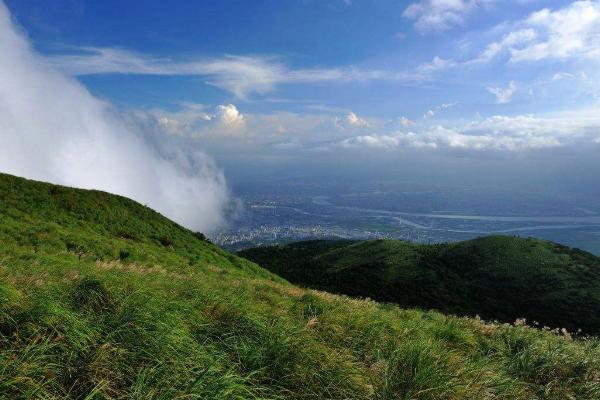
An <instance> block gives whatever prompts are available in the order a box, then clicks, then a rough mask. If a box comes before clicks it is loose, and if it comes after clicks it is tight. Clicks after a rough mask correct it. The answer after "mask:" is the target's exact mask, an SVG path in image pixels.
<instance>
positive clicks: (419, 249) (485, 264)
mask: <svg viewBox="0 0 600 400" xmlns="http://www.w3.org/2000/svg"><path fill="white" fill-rule="evenodd" d="M238 254H239V255H241V256H243V257H245V258H248V259H249V260H252V261H254V262H257V263H259V264H260V265H262V266H264V267H266V268H267V269H269V270H271V271H273V272H274V273H276V274H278V275H281V276H283V277H284V278H286V279H289V280H290V281H292V282H294V283H298V284H302V285H306V286H309V287H313V288H317V289H321V290H329V291H333V292H336V293H344V294H348V295H352V296H361V297H370V298H372V299H375V300H378V301H387V302H394V303H398V304H399V305H401V306H403V307H418V308H422V309H426V310H427V309H436V310H439V311H442V312H445V313H451V314H458V315H468V316H476V315H479V316H481V317H482V318H486V319H496V320H500V321H504V322H512V321H515V320H516V319H518V318H525V319H526V320H528V321H530V323H533V322H534V321H535V322H537V323H539V324H540V326H549V327H551V328H566V329H568V330H569V331H571V332H578V331H582V332H583V333H586V334H594V335H597V334H600V315H599V314H598V310H600V257H596V256H594V255H593V254H590V253H588V252H585V251H582V250H578V249H572V248H568V247H566V246H562V245H559V244H557V243H552V242H548V241H544V240H538V239H533V238H527V239H522V238H518V237H512V236H487V237H481V238H478V239H474V240H468V241H464V242H457V243H445V244H436V245H423V244H417V243H409V242H403V241H399V240H375V241H309V242H298V243H293V244H289V245H286V246H275V247H259V248H254V249H248V250H244V251H241V252H239V253H238Z"/></svg>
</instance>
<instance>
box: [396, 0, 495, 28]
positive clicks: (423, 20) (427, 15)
mask: <svg viewBox="0 0 600 400" xmlns="http://www.w3.org/2000/svg"><path fill="white" fill-rule="evenodd" d="M489 2H490V1H489V0H419V1H417V2H414V3H411V4H410V5H409V6H408V7H407V8H406V9H405V10H404V13H403V16H404V17H405V18H409V19H412V20H415V29H417V31H419V32H421V33H425V32H431V31H444V30H447V29H449V28H450V27H452V26H456V25H462V24H463V23H464V20H465V17H466V16H467V15H468V14H470V13H471V12H473V11H474V10H475V9H476V8H478V7H480V6H482V5H485V4H487V3H489Z"/></svg>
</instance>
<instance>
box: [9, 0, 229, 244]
mask: <svg viewBox="0 0 600 400" xmlns="http://www.w3.org/2000/svg"><path fill="white" fill-rule="evenodd" d="M0 54H2V57H0V76H2V79H0V171H2V172H6V173H10V174H15V175H19V176H24V177H28V178H32V179H39V180H45V181H50V182H54V183H60V184H65V185H70V186H76V187H81V188H94V189H100V190H105V191H108V192H112V193H117V194H120V195H124V196H127V197H131V198H133V199H135V200H137V201H139V202H142V203H145V204H147V205H149V206H151V207H153V208H155V209H156V210H158V211H160V212H161V213H163V214H165V215H166V216H168V217H170V218H172V219H174V220H175V221H177V222H179V223H181V224H183V225H185V226H187V227H189V228H192V229H196V230H201V231H205V232H211V231H213V230H214V229H216V228H217V227H218V226H219V225H221V224H222V223H223V222H224V218H223V212H224V208H225V207H227V205H228V199H229V196H228V191H227V188H226V184H225V179H224V176H223V174H222V173H221V172H220V171H219V170H218V169H217V167H216V166H215V164H214V162H213V161H212V159H211V158H210V157H209V156H207V155H206V154H205V153H203V152H202V151H201V150H199V149H197V148H195V147H194V146H193V145H187V146H182V143H180V142H179V138H173V137H169V136H168V135H164V134H162V133H161V132H160V131H158V129H155V128H156V126H147V127H145V128H147V129H143V127H142V126H140V124H139V122H138V121H136V119H135V118H129V117H127V116H124V115H121V114H119V113H118V112H116V111H115V110H114V109H113V108H112V107H111V105H110V104H107V103H105V102H102V101H100V100H98V99H97V98H95V97H94V96H92V95H91V94H90V93H89V92H88V91H87V90H86V89H85V88H84V87H83V86H82V85H81V84H80V83H79V82H77V81H76V80H75V79H73V78H70V77H69V76H67V75H65V74H64V73H62V72H59V71H57V70H54V69H52V68H48V65H47V62H46V60H44V59H43V58H42V57H40V56H39V55H37V54H36V53H35V52H34V51H33V50H32V49H31V47H30V44H29V43H28V41H27V39H26V37H25V35H24V34H23V33H22V32H20V31H19V29H18V28H17V27H16V26H15V24H14V23H13V21H12V20H11V15H10V13H9V11H8V9H7V8H6V6H5V5H4V4H3V3H2V2H0Z"/></svg>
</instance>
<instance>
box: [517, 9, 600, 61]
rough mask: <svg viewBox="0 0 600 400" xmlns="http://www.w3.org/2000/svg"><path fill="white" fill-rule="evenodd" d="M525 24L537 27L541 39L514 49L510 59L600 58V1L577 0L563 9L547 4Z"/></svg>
mask: <svg viewBox="0 0 600 400" xmlns="http://www.w3.org/2000/svg"><path fill="white" fill-rule="evenodd" d="M525 24H526V25H528V26H530V27H532V28H533V29H536V30H537V32H538V36H539V39H538V40H536V41H535V42H533V43H530V44H528V45H526V46H523V47H520V48H514V49H512V56H511V61H513V62H520V61H536V60H542V59H548V58H553V59H566V58H572V57H583V58H593V59H596V60H598V59H600V2H598V1H590V0H586V1H575V2H573V3H571V4H570V5H569V6H567V7H564V8H562V9H559V10H556V11H551V10H550V9H548V8H545V9H543V10H541V11H538V12H535V13H533V14H532V15H531V16H529V18H527V20H526V21H525Z"/></svg>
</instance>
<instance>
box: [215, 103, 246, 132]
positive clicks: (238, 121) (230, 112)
mask: <svg viewBox="0 0 600 400" xmlns="http://www.w3.org/2000/svg"><path fill="white" fill-rule="evenodd" d="M216 111H217V113H216V118H218V120H219V121H220V122H221V123H222V124H223V125H224V126H225V127H226V128H228V129H233V130H236V129H239V128H242V127H243V126H244V123H245V120H244V116H243V115H242V114H241V113H240V112H239V111H238V109H237V108H236V106H234V105H233V104H227V105H220V106H217V110H216Z"/></svg>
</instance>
